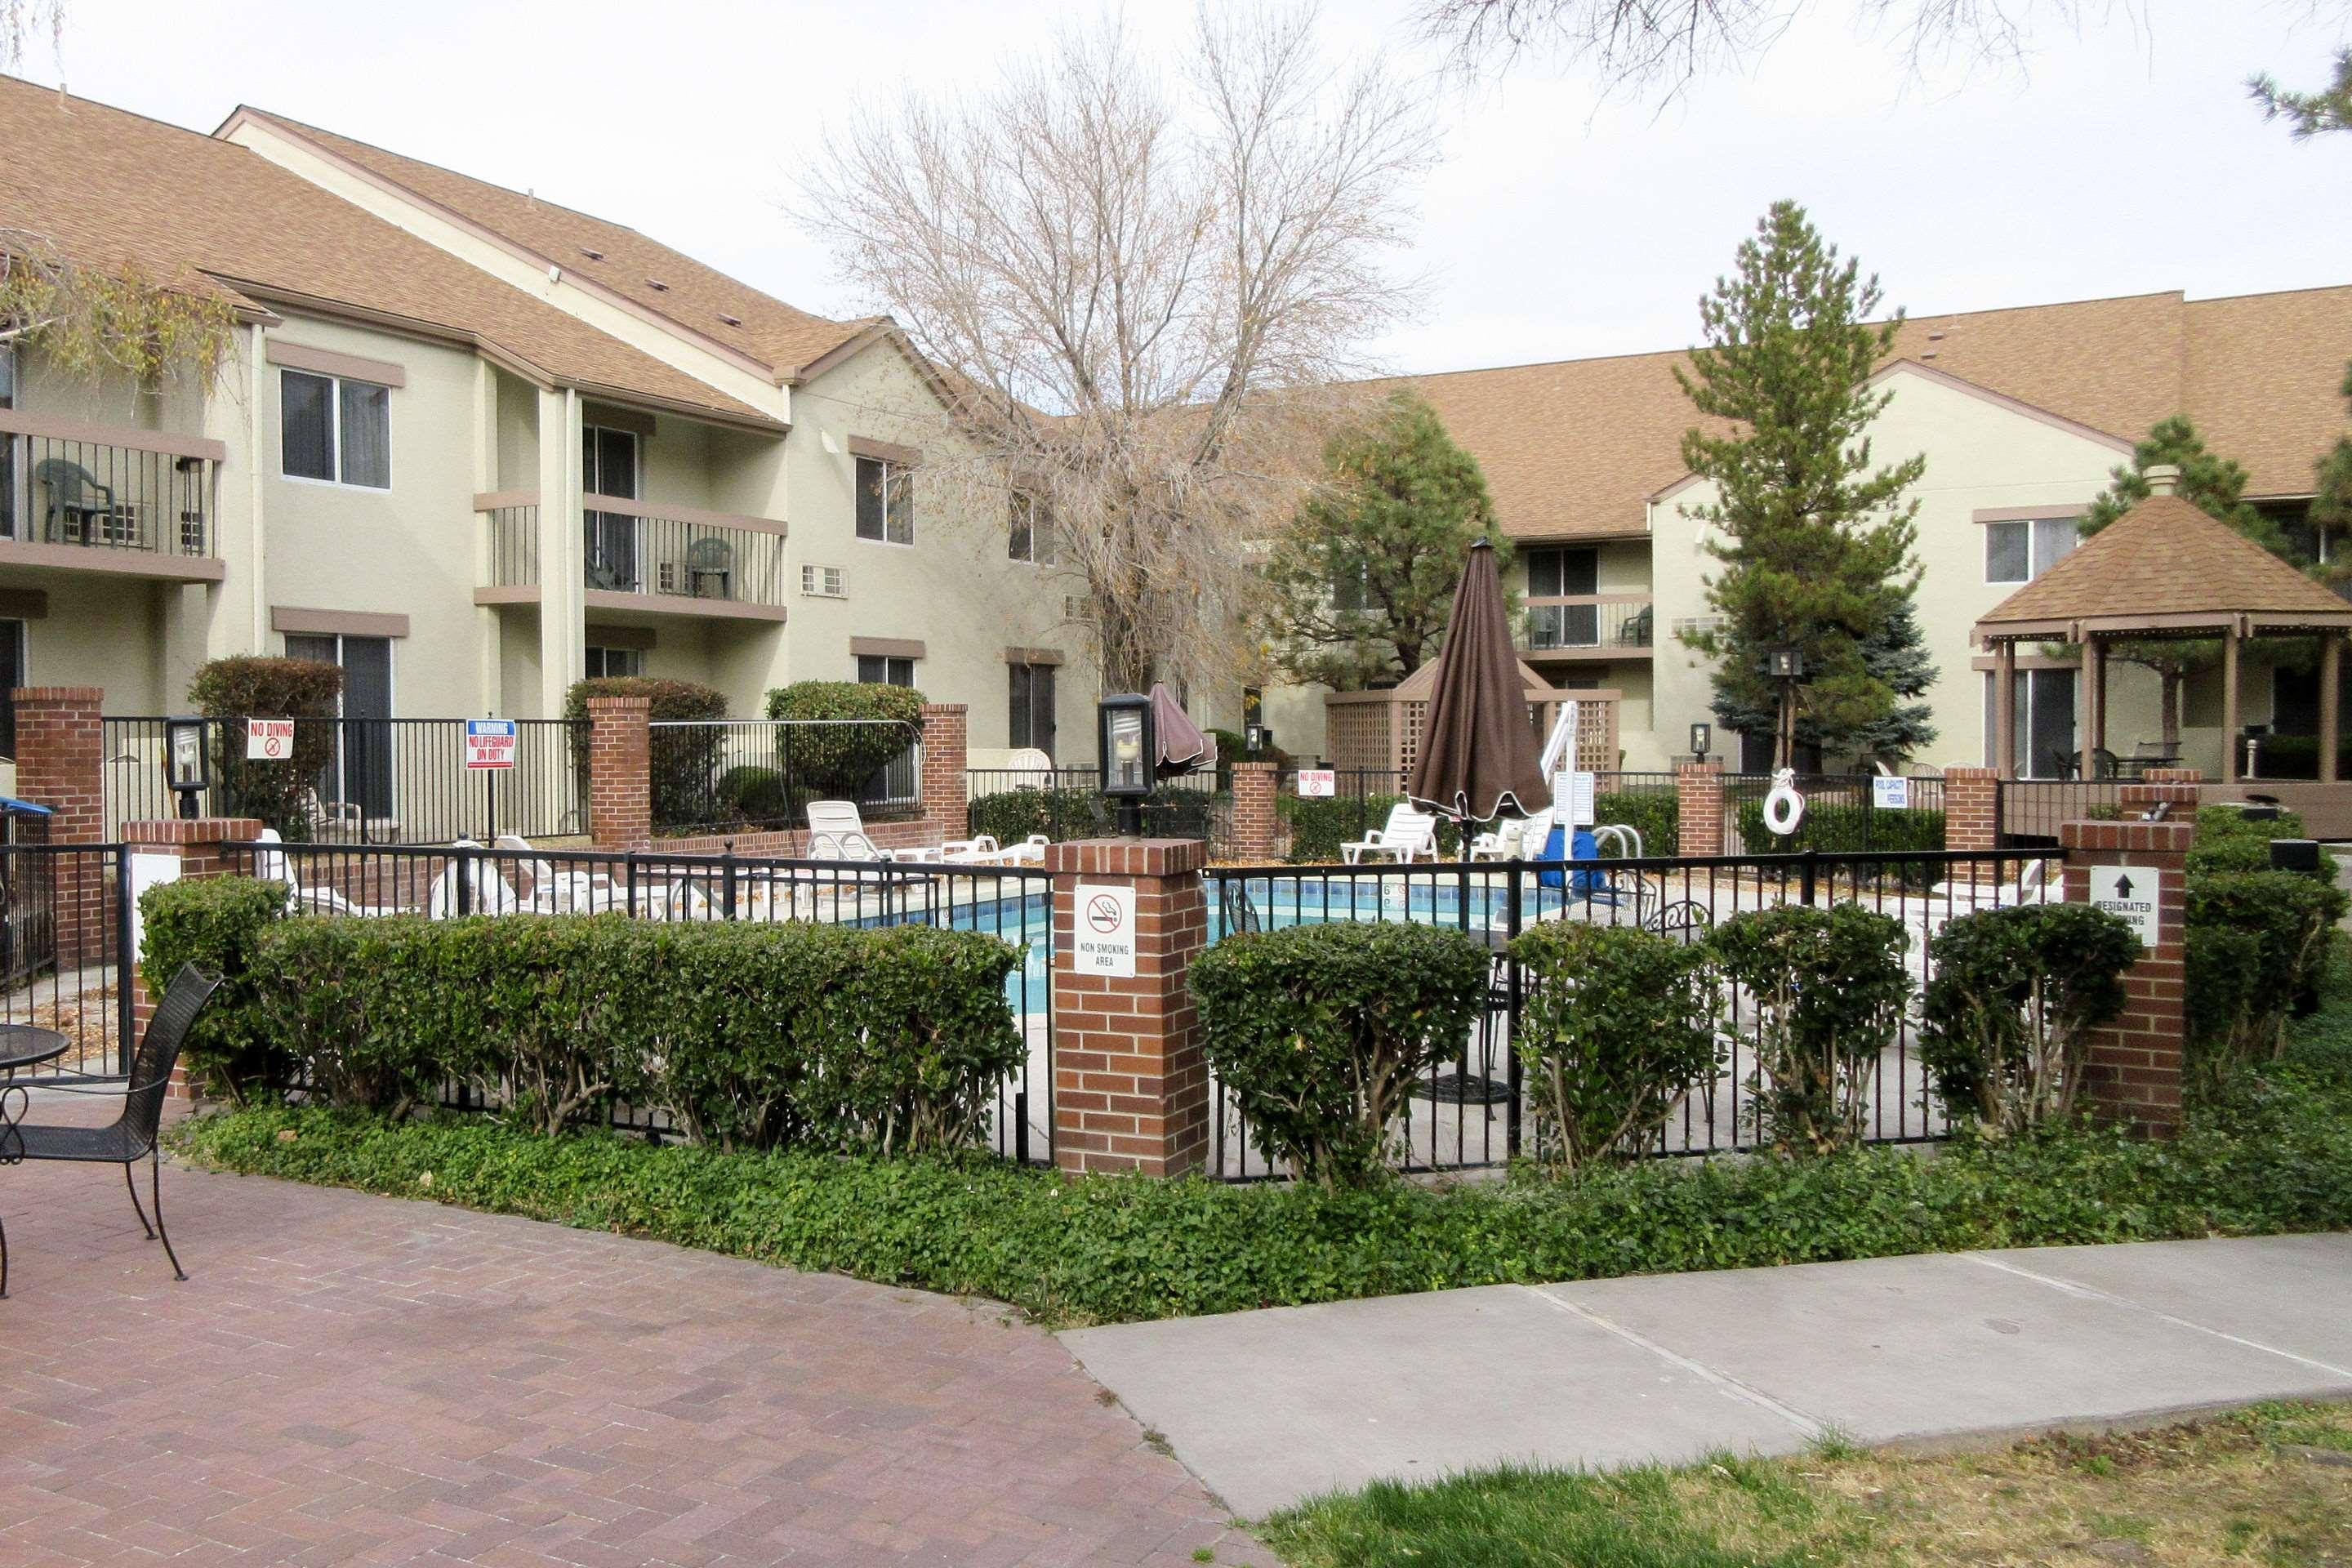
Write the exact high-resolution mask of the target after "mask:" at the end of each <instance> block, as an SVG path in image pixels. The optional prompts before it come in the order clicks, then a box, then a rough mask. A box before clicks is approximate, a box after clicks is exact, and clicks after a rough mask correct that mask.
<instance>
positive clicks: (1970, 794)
mask: <svg viewBox="0 0 2352 1568" xmlns="http://www.w3.org/2000/svg"><path fill="white" fill-rule="evenodd" d="M1944 847H1945V848H1947V849H1966V850H1972V851H1974V852H1976V853H1978V854H1984V853H1988V852H1990V851H1991V850H1995V849H1998V848H2000V773H1999V771H1998V770H1996V769H1993V768H1946V769H1945V770H1944Z"/></svg>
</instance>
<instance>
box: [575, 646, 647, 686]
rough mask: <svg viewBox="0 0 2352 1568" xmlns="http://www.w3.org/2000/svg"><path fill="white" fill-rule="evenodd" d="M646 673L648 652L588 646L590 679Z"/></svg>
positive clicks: (631, 648) (624, 648) (638, 648)
mask: <svg viewBox="0 0 2352 1568" xmlns="http://www.w3.org/2000/svg"><path fill="white" fill-rule="evenodd" d="M645 672H646V650H645V649H643V648H641V647H597V646H596V645H595V644H593V643H591V644H589V645H588V679H591V680H601V679H608V678H610V677H614V676H623V675H643V674H644V673H645Z"/></svg>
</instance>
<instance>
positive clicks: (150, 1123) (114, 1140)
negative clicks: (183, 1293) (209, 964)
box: [0, 963, 221, 1296]
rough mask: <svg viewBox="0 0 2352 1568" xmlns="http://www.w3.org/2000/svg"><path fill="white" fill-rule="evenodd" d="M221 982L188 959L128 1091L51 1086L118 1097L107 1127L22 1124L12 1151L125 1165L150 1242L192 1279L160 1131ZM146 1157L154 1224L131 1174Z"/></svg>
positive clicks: (0, 1237) (2, 1273) (2, 1268)
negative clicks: (168, 1210)
mask: <svg viewBox="0 0 2352 1568" xmlns="http://www.w3.org/2000/svg"><path fill="white" fill-rule="evenodd" d="M220 983H221V977H220V976H219V975H217V974H210V973H205V971H204V970H201V969H199V968H197V967H196V966H195V965H194V964H193V963H190V964H184V965H183V966H182V967H181V970H180V973H177V974H175V975H173V977H172V984H171V985H170V987H169V988H168V989H166V990H165V991H164V993H163V1001H162V1002H160V1003H158V1004H157V1005H156V1007H155V1015H154V1016H153V1017H152V1018H150V1019H149V1020H148V1021H147V1032H146V1033H145V1034H144V1035H142V1036H141V1037H140V1038H139V1049H138V1051H137V1052H136V1054H134V1055H133V1057H132V1058H131V1082H130V1085H129V1087H128V1088H125V1089H83V1088H79V1087H78V1086H75V1085H71V1084H58V1085H56V1086H54V1087H53V1089H52V1092H55V1093H59V1094H91V1095H104V1096H107V1097H110V1098H119V1099H120V1100H121V1101H122V1110H121V1114H120V1115H118V1116H117V1117H116V1118H115V1119H114V1120H113V1121H110V1122H108V1123H107V1124H106V1125H104V1126H102V1127H77V1126H68V1125H60V1124H58V1123H56V1122H46V1121H35V1122H19V1123H18V1124H17V1126H16V1130H15V1131H13V1132H11V1133H10V1134H9V1137H8V1152H9V1153H10V1154H11V1155H12V1156H21V1157H22V1158H24V1159H26V1160H69V1161H77V1162H81V1163H88V1164H96V1165H121V1167H122V1184H123V1186H124V1187H125V1188H127V1189H129V1191H130V1194H131V1208H132V1209H134V1210H136V1211H137V1213H138V1215H139V1225H140V1228H141V1229H142V1230H144V1231H145V1232H146V1233H147V1239H148V1240H150V1241H160V1242H162V1243H163V1256H164V1257H166V1258H170V1259H171V1260H172V1278H173V1279H186V1278H187V1277H188V1274H187V1270H185V1269H184V1268H181V1267H180V1255H179V1254H178V1253H177V1252H174V1251H173V1249H172V1236H171V1233H170V1232H169V1231H167V1230H165V1229H164V1228H163V1159H162V1156H161V1154H160V1153H159V1152H158V1150H157V1147H156V1135H157V1132H158V1131H159V1130H160V1129H161V1128H162V1126H163V1096H164V1093H165V1092H166V1091H167V1090H168V1089H170V1088H171V1083H172V1069H173V1068H175V1067H177V1066H178V1065H179V1061H180V1047H182V1046H184V1045H185V1044H186V1043H187V1039H188V1030H189V1029H190V1028H191V1027H193V1026H194V1024H195V1021H196V1015H197V1014H199V1013H201V1012H203V1011H204V1009H205V1003H207V1002H209V1001H211V1000H212V995H213V992H214V991H215V990H216V989H217V988H218V987H219V985H220ZM142 1160H144V1161H146V1162H147V1164H148V1194H149V1197H150V1198H151V1199H152V1202H153V1204H154V1205H155V1218H154V1222H153V1223H152V1224H150V1223H148V1219H147V1211H146V1210H145V1209H143V1208H141V1207H140V1205H139V1186H138V1184H137V1183H136V1182H134V1181H132V1180H131V1166H133V1165H135V1164H137V1163H139V1162H140V1161H142ZM7 1293H8V1233H7V1231H6V1229H5V1228H0V1296H5V1295H6V1294H7Z"/></svg>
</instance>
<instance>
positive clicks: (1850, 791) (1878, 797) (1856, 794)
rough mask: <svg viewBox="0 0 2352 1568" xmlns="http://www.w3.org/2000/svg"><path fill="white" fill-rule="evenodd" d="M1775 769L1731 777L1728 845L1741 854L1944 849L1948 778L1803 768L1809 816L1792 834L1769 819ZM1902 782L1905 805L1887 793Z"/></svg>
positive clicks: (1726, 792) (1799, 784) (1800, 786)
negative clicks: (1893, 801) (1773, 826)
mask: <svg viewBox="0 0 2352 1568" xmlns="http://www.w3.org/2000/svg"><path fill="white" fill-rule="evenodd" d="M1772 779H1773V775H1772V774H1770V773H1727V774H1725V775H1724V779H1723V847H1724V848H1725V849H1726V850H1727V851H1728V852H1729V853H1731V854H1735V855H1769V854H1777V853H1780V852H1783V851H1791V852H1793V851H1800V850H1805V849H1818V850H1822V851H1824V852H1829V853H1836V854H1857V855H1866V854H1875V853H1879V852H1882V851H1892V850H1918V849H1941V848H1943V847H1944V781H1943V780H1942V779H1941V778H1940V777H1937V776H1934V775H1927V776H1921V777H1915V778H1904V779H1901V780H1895V779H1885V780H1884V782H1882V775H1878V774H1873V773H1801V774H1799V775H1798V776H1797V779H1796V784H1795V787H1796V791H1797V794H1798V795H1800V796H1801V797H1802V798H1803V800H1804V803H1805V812H1804V816H1803V819H1802V820H1801V821H1800V822H1799V823H1798V824H1797V827H1796V830H1795V831H1794V832H1792V833H1790V834H1789V835H1787V836H1786V837H1782V836H1780V835H1778V834H1775V833H1774V832H1773V831H1772V830H1771V829H1770V828H1769V826H1766V823H1765V802H1766V801H1767V799H1768V798H1769V796H1770V795H1771V793H1772ZM1890 785H1899V786H1900V787H1899V793H1900V795H1902V797H1903V804H1902V805H1894V804H1891V803H1890V802H1889V800H1888V798H1887V795H1888V793H1889V789H1888V786H1890Z"/></svg>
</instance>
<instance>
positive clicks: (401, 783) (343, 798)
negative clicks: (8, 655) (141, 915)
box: [100, 718, 588, 844]
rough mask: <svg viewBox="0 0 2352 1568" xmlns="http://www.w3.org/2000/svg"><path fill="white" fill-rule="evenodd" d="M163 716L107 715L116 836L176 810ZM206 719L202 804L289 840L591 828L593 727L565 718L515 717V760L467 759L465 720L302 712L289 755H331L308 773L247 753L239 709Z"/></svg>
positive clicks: (109, 805) (543, 833)
mask: <svg viewBox="0 0 2352 1568" xmlns="http://www.w3.org/2000/svg"><path fill="white" fill-rule="evenodd" d="M166 722H167V721H165V720H163V719H162V718H118V719H106V720H102V721H100V744H101V746H102V747H103V754H104V759H105V770H106V823H107V831H108V833H109V835H110V836H112V835H115V834H119V833H120V832H121V826H122V824H124V823H126V822H137V821H145V820H150V819H153V818H158V817H167V816H178V815H179V802H178V797H177V796H175V795H173V793H172V790H171V787H170V782H169V780H168V778H167V776H166V774H165V772H164V736H165V731H164V725H165V723H166ZM203 722H204V725H205V756H206V758H207V759H208V762H209V765H210V769H211V778H212V786H211V787H210V788H209V789H207V790H205V792H203V795H202V796H201V809H203V810H204V811H205V813H206V814H207V815H209V816H257V817H259V818H261V819H262V821H264V822H265V823H267V824H268V826H271V827H274V828H276V829H277V830H278V833H279V834H280V835H281V836H282V837H285V838H287V839H289V840H292V841H296V842H302V843H356V844H446V843H448V842H450V841H452V840H454V839H457V838H478V839H481V840H483V841H485V842H487V841H488V840H489V839H491V838H495V837H498V836H499V835H500V834H502V833H511V834H520V836H522V837H526V838H560V837H570V836H572V835H577V834H584V833H586V832H587V831H588V819H587V813H586V800H587V787H586V779H585V769H586V763H587V750H586V742H587V733H586V726H585V725H578V726H575V725H573V724H572V723H571V722H570V721H566V720H562V719H519V720H516V721H514V724H515V764H514V766H513V767H511V768H502V769H469V768H467V766H466V721H465V720H463V719H297V720H295V721H293V723H294V731H295V738H294V754H295V755H296V756H298V757H301V758H305V759H308V758H310V757H313V756H317V757H323V758H324V759H325V761H324V763H323V764H322V765H321V766H320V767H318V768H316V769H315V770H311V771H310V772H308V773H300V772H297V771H296V770H297V768H298V765H299V764H298V763H295V762H293V761H291V760H286V761H270V760H265V759H261V758H257V757H251V756H248V755H247V751H248V747H247V735H246V721H245V720H243V719H207V720H205V721H203ZM575 731H576V733H575Z"/></svg>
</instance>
